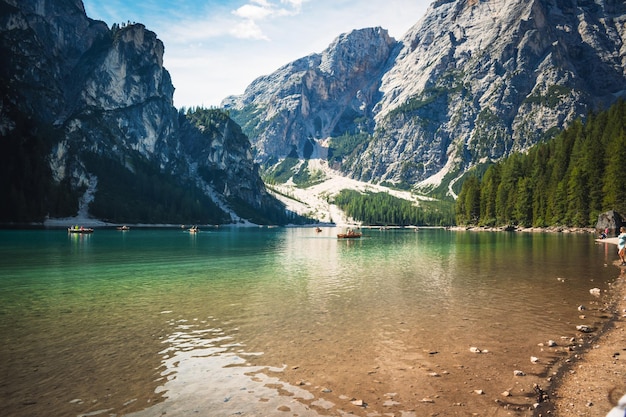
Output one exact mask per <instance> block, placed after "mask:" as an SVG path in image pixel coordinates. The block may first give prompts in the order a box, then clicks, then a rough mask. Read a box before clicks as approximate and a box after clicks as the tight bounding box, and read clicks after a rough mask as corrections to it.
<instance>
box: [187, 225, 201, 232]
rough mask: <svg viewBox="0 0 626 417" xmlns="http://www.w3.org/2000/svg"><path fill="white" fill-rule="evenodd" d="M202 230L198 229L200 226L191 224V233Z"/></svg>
mask: <svg viewBox="0 0 626 417" xmlns="http://www.w3.org/2000/svg"><path fill="white" fill-rule="evenodd" d="M199 231H200V229H198V226H191V227H190V228H189V233H198V232H199Z"/></svg>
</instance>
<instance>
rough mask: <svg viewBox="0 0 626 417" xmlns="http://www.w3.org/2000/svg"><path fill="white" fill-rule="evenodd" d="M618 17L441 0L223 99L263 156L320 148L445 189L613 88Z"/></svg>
mask: <svg viewBox="0 0 626 417" xmlns="http://www.w3.org/2000/svg"><path fill="white" fill-rule="evenodd" d="M625 23H626V4H625V3H624V2H622V1H617V0H595V1H591V0H482V1H481V0H438V1H435V2H434V3H432V4H431V6H430V7H429V9H428V10H427V12H426V15H425V16H424V17H423V18H422V19H421V20H419V21H418V22H417V23H416V24H415V25H414V26H413V27H412V28H411V29H410V30H409V31H408V32H407V33H406V34H405V35H404V36H403V37H402V39H400V40H399V41H396V40H394V39H393V38H391V37H389V35H388V33H387V32H386V31H385V30H384V29H381V28H374V29H362V30H355V31H353V32H351V33H348V34H345V35H341V36H339V37H338V38H337V39H336V40H335V41H334V42H333V43H332V44H331V45H330V46H329V47H328V48H327V49H326V50H325V51H323V52H322V53H321V54H313V55H310V56H308V57H305V58H302V59H300V60H298V61H295V62H293V63H291V64H288V65H285V66H283V67H282V68H280V69H278V70H277V71H276V72H275V73H273V74H270V75H268V76H263V77H259V78H258V79H256V80H255V81H254V82H253V83H252V84H251V85H250V86H248V88H247V89H246V90H245V92H244V93H243V94H242V95H240V96H232V97H228V98H226V99H225V100H224V101H223V103H222V104H223V106H224V108H226V109H227V110H228V111H229V112H230V113H229V114H230V115H231V117H233V118H234V119H235V120H236V121H237V122H238V123H240V124H241V125H242V127H243V128H244V132H246V133H247V134H248V135H249V137H250V139H251V141H252V143H253V146H254V148H255V150H256V152H257V153H256V158H257V161H259V162H261V163H263V164H265V165H266V166H267V167H271V166H272V164H274V163H276V162H277V161H280V160H282V159H283V158H286V157H292V158H294V157H297V158H300V159H305V160H306V159H309V158H318V157H319V158H322V159H325V160H327V161H328V163H329V164H330V165H331V166H332V167H334V168H336V169H338V170H340V171H341V172H342V173H343V174H344V175H346V176H349V177H351V178H353V179H358V180H361V181H368V182H373V183H382V184H393V185H395V186H396V187H400V188H413V189H420V190H422V191H429V190H430V191H433V189H437V187H440V188H439V194H440V195H441V194H443V193H444V192H449V193H450V194H452V195H454V191H453V185H454V182H455V181H456V180H457V179H459V178H460V176H462V174H463V173H464V172H465V171H466V170H467V169H468V168H470V167H472V166H476V165H480V164H485V163H490V162H492V161H497V160H500V159H501V158H503V157H505V156H507V155H509V154H511V153H512V152H518V151H525V150H527V149H528V148H529V147H530V146H532V145H533V144H536V143H538V142H542V141H546V140H548V139H550V138H551V137H553V136H554V135H555V133H556V132H558V131H560V130H561V129H563V128H564V127H566V126H568V125H569V124H571V123H572V122H573V121H574V120H576V119H578V118H582V119H584V118H585V117H586V116H587V114H588V113H589V112H590V111H592V110H599V109H603V108H607V107H608V106H609V105H610V104H611V103H613V102H614V101H615V100H616V99H618V98H619V97H621V96H623V94H624V90H625V88H626V65H624V64H625V63H626V47H625V46H624V45H625V41H626V24H625ZM448 187H449V191H448Z"/></svg>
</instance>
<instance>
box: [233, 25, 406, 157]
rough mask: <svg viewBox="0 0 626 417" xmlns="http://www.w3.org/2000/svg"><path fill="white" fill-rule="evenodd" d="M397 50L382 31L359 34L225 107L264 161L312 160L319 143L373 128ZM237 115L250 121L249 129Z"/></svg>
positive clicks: (282, 72)
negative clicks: (374, 110) (384, 80)
mask: <svg viewBox="0 0 626 417" xmlns="http://www.w3.org/2000/svg"><path fill="white" fill-rule="evenodd" d="M396 46H397V42H396V41H395V40H394V39H393V38H391V37H390V36H389V34H388V33H387V31H386V30H384V29H381V28H373V29H372V28H370V29H363V30H355V31H353V32H351V33H349V34H345V35H341V36H339V37H338V38H337V39H335V41H334V42H333V43H332V44H331V45H330V46H329V47H328V48H327V49H326V50H325V51H324V52H323V53H321V54H313V55H309V56H307V57H305V58H302V59H299V60H297V61H295V62H293V63H291V64H288V65H285V66H284V67H282V68H280V69H278V70H277V71H276V72H275V73H273V74H271V75H268V76H265V77H260V78H258V79H257V80H255V81H254V82H253V83H252V84H251V85H250V86H249V87H248V88H247V89H246V91H245V93H244V94H243V95H241V96H231V97H228V98H227V99H225V100H224V102H223V103H222V105H223V106H224V107H225V108H226V109H229V110H231V111H232V112H233V114H234V115H235V116H233V117H234V118H235V120H238V121H239V122H240V124H242V125H243V127H244V130H245V131H246V133H249V134H250V133H252V134H253V136H251V139H252V137H254V144H255V146H256V150H257V157H258V158H259V159H260V160H262V161H265V160H267V159H270V158H273V157H279V158H280V157H284V156H287V155H289V154H290V153H292V152H294V151H296V152H297V153H298V155H299V156H303V157H306V158H308V157H310V156H312V152H313V151H314V146H312V145H313V144H314V142H315V141H316V140H319V139H322V138H326V137H328V136H338V135H341V134H343V133H346V132H347V133H354V132H358V131H360V130H362V129H366V130H369V129H371V128H372V127H373V124H372V122H373V114H372V108H373V106H374V104H375V103H376V102H377V101H378V100H379V99H380V97H379V96H380V93H379V91H378V89H379V87H380V81H381V76H382V74H383V73H384V66H385V64H386V63H387V61H388V59H389V57H390V55H391V54H392V52H393V50H394V48H395V47H396ZM236 114H239V115H242V114H245V115H252V117H249V118H248V120H249V122H247V123H246V122H245V121H244V119H243V118H237V116H236Z"/></svg>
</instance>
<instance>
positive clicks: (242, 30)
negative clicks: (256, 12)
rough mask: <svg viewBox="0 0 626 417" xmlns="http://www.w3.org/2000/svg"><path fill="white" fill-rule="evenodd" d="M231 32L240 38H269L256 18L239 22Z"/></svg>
mask: <svg viewBox="0 0 626 417" xmlns="http://www.w3.org/2000/svg"><path fill="white" fill-rule="evenodd" d="M229 33H230V34H231V35H233V36H234V37H236V38H239V39H257V40H269V38H268V37H267V36H265V34H264V33H263V30H262V29H261V28H260V27H259V25H257V24H256V22H255V21H254V20H244V21H243V22H239V23H237V24H236V25H235V26H234V27H233V28H232V29H231V30H230V31H229Z"/></svg>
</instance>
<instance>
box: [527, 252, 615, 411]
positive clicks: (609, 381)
mask: <svg viewBox="0 0 626 417" xmlns="http://www.w3.org/2000/svg"><path fill="white" fill-rule="evenodd" d="M616 265H617V261H616ZM605 311H606V314H607V316H608V317H609V321H608V322H607V324H606V326H605V327H604V329H601V330H600V334H599V336H598V338H597V340H595V342H594V343H592V345H591V346H589V347H588V348H587V351H585V352H582V353H581V354H579V355H576V356H575V357H574V358H573V359H572V360H571V361H570V362H569V363H567V366H565V367H564V368H563V369H562V370H561V372H560V375H559V376H558V377H557V378H556V379H555V381H554V388H553V390H552V392H551V394H550V397H551V400H550V401H551V403H552V405H553V408H551V409H550V410H545V409H544V410H538V411H537V413H536V415H542V416H543V415H556V416H558V417H565V416H568V417H571V416H589V417H595V416H606V415H607V413H608V412H609V411H611V409H612V408H613V407H614V406H615V405H616V404H617V402H618V400H619V399H620V398H621V397H622V396H623V395H624V394H626V268H624V267H621V273H620V275H619V277H618V278H617V279H616V280H615V283H614V284H613V301H612V303H611V304H608V305H606V306H605Z"/></svg>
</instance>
